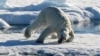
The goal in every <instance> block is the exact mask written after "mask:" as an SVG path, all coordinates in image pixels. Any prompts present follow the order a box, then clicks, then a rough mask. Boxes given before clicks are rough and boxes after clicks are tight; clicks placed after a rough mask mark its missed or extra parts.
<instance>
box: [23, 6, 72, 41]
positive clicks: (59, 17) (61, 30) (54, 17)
mask: <svg viewBox="0 0 100 56" xmlns="http://www.w3.org/2000/svg"><path fill="white" fill-rule="evenodd" d="M41 27H45V29H44V31H43V32H42V33H41V35H40V37H39V38H38V39H37V41H36V42H37V43H43V42H44V39H45V38H46V37H47V36H48V35H50V34H53V33H56V34H57V37H58V38H59V40H58V43H60V42H61V43H62V41H63V40H64V39H66V37H67V35H70V36H71V38H69V39H68V40H66V41H68V42H70V41H72V40H73V37H74V35H73V31H72V28H71V22H70V19H69V18H68V17H67V16H66V14H65V13H64V12H63V11H62V10H61V9H59V8H56V7H47V8H45V9H43V10H42V11H41V12H40V14H39V15H38V18H37V19H36V20H35V21H34V22H33V23H32V24H31V25H29V26H28V27H27V28H26V30H25V34H24V35H25V37H27V38H28V37H30V36H31V32H32V31H33V30H36V29H38V28H41ZM60 39H62V40H60Z"/></svg>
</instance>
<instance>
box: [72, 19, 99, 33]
mask: <svg viewBox="0 0 100 56" xmlns="http://www.w3.org/2000/svg"><path fill="white" fill-rule="evenodd" d="M73 28H74V31H75V32H76V33H96V34H100V20H91V21H84V22H80V23H77V24H73Z"/></svg>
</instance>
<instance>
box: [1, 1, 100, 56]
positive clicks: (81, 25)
mask: <svg viewBox="0 0 100 56" xmlns="http://www.w3.org/2000/svg"><path fill="white" fill-rule="evenodd" d="M99 2H100V0H95V1H91V0H75V1H73V0H24V1H23V0H0V18H1V19H0V24H3V25H5V26H8V25H9V24H11V26H12V24H19V25H20V26H21V27H22V28H20V27H19V26H16V27H14V28H13V27H12V28H10V29H8V30H7V31H5V32H0V56H1V55H4V56H29V55H30V56H100V5H99ZM48 6H57V7H59V8H61V9H62V10H63V11H64V12H65V13H66V14H67V15H68V17H69V18H70V19H71V22H72V27H73V29H74V32H75V38H74V41H73V42H70V43H62V44H58V43H57V39H51V38H50V36H49V37H48V38H46V39H45V43H44V44H37V43H35V41H36V39H37V38H38V37H39V35H40V33H41V32H40V31H39V32H34V33H33V34H32V36H31V38H29V39H26V38H25V37H24V35H23V33H24V29H25V27H26V26H23V25H24V24H30V22H31V21H32V20H34V19H35V18H36V17H37V15H38V14H39V12H40V11H41V10H42V9H44V8H45V7H48ZM0 27H1V26H0Z"/></svg>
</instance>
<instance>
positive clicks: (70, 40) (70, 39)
mask: <svg viewBox="0 0 100 56" xmlns="http://www.w3.org/2000/svg"><path fill="white" fill-rule="evenodd" d="M73 39H74V38H69V39H68V40H66V42H72V41H73Z"/></svg>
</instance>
